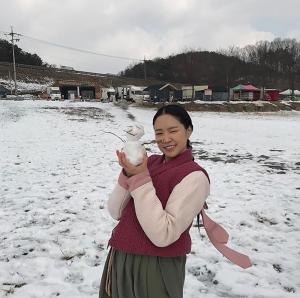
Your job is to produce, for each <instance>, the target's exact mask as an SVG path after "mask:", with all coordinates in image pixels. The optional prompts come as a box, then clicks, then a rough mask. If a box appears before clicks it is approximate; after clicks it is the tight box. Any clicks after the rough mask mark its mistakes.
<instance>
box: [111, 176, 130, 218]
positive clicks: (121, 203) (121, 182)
mask: <svg viewBox="0 0 300 298" xmlns="http://www.w3.org/2000/svg"><path fill="white" fill-rule="evenodd" d="M127 181H128V177H126V176H125V175H124V174H123V172H121V173H120V175H119V179H118V183H117V184H116V186H115V187H114V189H113V191H112V192H111V193H110V195H109V197H108V201H107V209H108V212H109V214H110V215H111V217H112V218H114V219H116V220H119V219H120V218H121V215H122V212H123V210H124V208H125V207H126V206H127V204H128V202H129V200H130V197H131V195H130V192H129V190H128V183H127Z"/></svg>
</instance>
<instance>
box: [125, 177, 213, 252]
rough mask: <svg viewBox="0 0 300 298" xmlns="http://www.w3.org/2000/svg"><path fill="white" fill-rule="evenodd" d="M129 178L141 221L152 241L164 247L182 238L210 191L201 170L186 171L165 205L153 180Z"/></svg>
mask: <svg viewBox="0 0 300 298" xmlns="http://www.w3.org/2000/svg"><path fill="white" fill-rule="evenodd" d="M145 175H146V173H144V176H141V177H143V181H144V183H141V182H142V179H141V180H139V181H141V182H140V183H138V182H137V181H136V180H137V179H136V180H135V181H132V180H130V179H131V178H130V179H129V180H128V184H129V191H130V192H131V196H132V197H133V199H134V205H135V211H136V215H137V218H138V221H139V223H140V225H141V227H142V228H143V230H144V232H145V233H146V235H147V237H148V238H149V239H150V240H151V241H152V243H153V244H154V245H156V246H158V247H165V246H168V245H170V244H172V243H173V242H175V241H176V240H178V239H179V237H180V235H181V234H182V233H183V232H184V231H185V230H186V229H187V228H188V227H189V226H190V225H191V223H192V222H193V219H194V218H195V216H196V215H197V214H198V213H199V212H200V211H201V209H202V208H203V205H204V202H205V200H206V198H207V196H208V195H209V181H208V179H207V177H206V175H205V174H204V173H203V172H202V171H195V172H192V173H190V174H189V175H187V176H186V177H185V178H183V179H182V181H181V182H180V183H179V184H177V185H176V187H175V188H174V189H173V191H172V193H171V194H170V197H169V199H168V202H167V205H166V207H165V209H163V207H162V205H161V202H160V200H159V199H158V197H157V195H156V192H155V188H154V186H153V183H152V181H151V180H150V181H149V180H148V181H147V180H146V179H145Z"/></svg>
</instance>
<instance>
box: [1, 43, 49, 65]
mask: <svg viewBox="0 0 300 298" xmlns="http://www.w3.org/2000/svg"><path fill="white" fill-rule="evenodd" d="M15 58H16V63H20V64H27V65H36V66H43V65H45V66H46V65H47V64H46V63H43V61H42V59H41V58H40V57H39V56H38V55H37V54H30V53H28V52H25V51H23V50H22V49H21V48H19V47H18V46H17V45H15ZM0 62H12V45H11V44H10V43H9V42H8V41H7V40H4V39H0Z"/></svg>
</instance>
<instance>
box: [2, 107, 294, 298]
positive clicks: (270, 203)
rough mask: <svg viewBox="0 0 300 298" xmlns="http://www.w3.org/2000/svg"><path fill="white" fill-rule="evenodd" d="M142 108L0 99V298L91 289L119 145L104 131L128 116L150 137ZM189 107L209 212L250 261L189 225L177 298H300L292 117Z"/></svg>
mask: <svg viewBox="0 0 300 298" xmlns="http://www.w3.org/2000/svg"><path fill="white" fill-rule="evenodd" d="M153 115H154V111H153V110H151V109H141V108H134V107H129V109H127V110H126V109H125V108H120V107H116V106H114V105H113V104H110V103H107V104H101V103H70V102H44V101H22V102H16V101H0V167H1V171H0V175H1V176H0V297H19V298H27V297H43V298H44V297H45V298H50V297H58V296H59V297H63V298H85V297H97V291H98V287H99V281H100V276H101V273H102V269H103V265H104V261H105V258H106V255H107V248H106V246H107V241H108V239H109V237H110V232H111V230H112V228H113V227H114V225H115V224H116V222H115V221H114V220H113V219H111V218H110V216H109V214H108V212H107V210H106V200H107V195H108V193H109V192H110V190H111V189H112V188H113V186H114V183H115V181H116V178H117V176H118V172H119V165H118V163H117V159H116V156H115V150H116V149H118V148H120V147H121V146H122V142H121V141H120V140H119V139H118V138H117V137H115V136H114V135H112V134H108V133H105V131H111V132H113V133H116V134H119V135H120V136H124V133H123V128H124V126H126V125H129V124H131V123H132V121H138V122H140V123H142V124H143V125H144V126H145V131H146V135H145V136H144V137H143V140H144V141H145V142H146V143H150V141H151V140H152V139H153V132H152V124H151V123H152V117H153ZM191 115H192V118H193V122H194V133H193V135H192V138H191V140H192V141H193V142H194V144H193V146H194V156H195V158H196V160H197V161H198V162H199V164H201V165H202V166H203V167H204V168H206V169H207V171H208V172H209V174H210V177H211V195H210V197H209V200H208V205H209V209H208V214H209V215H210V216H211V217H212V218H213V219H215V220H216V221H217V222H219V223H222V225H223V226H224V227H225V228H226V229H227V230H228V231H229V233H230V236H231V237H230V243H229V245H230V246H231V247H232V248H235V249H237V250H238V251H241V252H243V253H245V254H247V255H249V256H250V258H251V259H252V261H253V264H254V265H253V267H251V268H249V269H247V270H243V269H240V268H239V267H237V266H236V265H233V264H231V263H229V262H228V261H227V260H226V259H225V258H223V257H222V255H221V254H219V253H218V251H217V250H216V249H215V248H214V247H213V245H212V244H211V243H210V242H209V241H208V239H207V236H206V234H205V232H204V231H203V230H202V229H201V232H200V233H201V235H199V232H198V230H197V228H196V227H193V228H192V229H191V235H192V239H193V248H192V253H191V254H190V255H189V256H188V260H187V268H186V282H185V289H184V291H185V295H184V297H185V298H196V297H197V298H198V297H299V296H300V269H299V268H300V233H299V227H300V217H299V215H300V179H299V174H300V150H299V149H300V143H299V131H300V121H299V120H300V113H299V112H288V113H287V112H282V113H277V114H228V113H226V114H218V113H200V112H192V113H191ZM146 147H147V148H148V150H149V152H155V153H157V152H158V150H157V148H156V147H155V144H148V145H146ZM5 295H7V296H5ZM128 298H131V297H128ZM139 298H141V297H139Z"/></svg>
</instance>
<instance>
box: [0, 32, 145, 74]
mask: <svg viewBox="0 0 300 298" xmlns="http://www.w3.org/2000/svg"><path fill="white" fill-rule="evenodd" d="M0 32H1V33H4V34H5V35H11V33H8V32H5V31H1V30H0ZM14 34H15V35H18V36H22V37H24V38H27V39H30V40H34V41H37V42H40V43H45V44H49V45H51V46H55V47H59V48H64V49H68V50H71V51H76V52H81V53H86V54H92V55H96V56H102V57H107V58H114V59H121V60H127V61H128V60H130V61H138V62H142V63H143V64H144V78H145V79H146V77H147V75H146V58H145V57H144V59H140V58H132V57H124V56H116V55H109V54H104V53H98V52H94V51H89V50H84V49H78V48H74V47H70V46H66V45H62V44H58V43H54V42H51V41H46V40H42V39H39V38H35V37H31V36H28V35H24V34H17V33H14Z"/></svg>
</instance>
